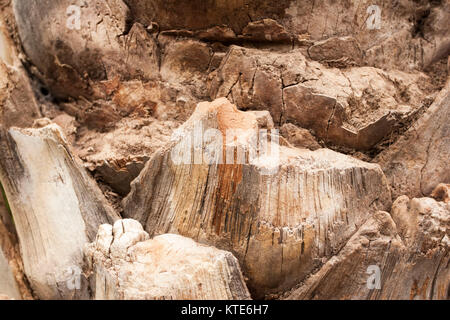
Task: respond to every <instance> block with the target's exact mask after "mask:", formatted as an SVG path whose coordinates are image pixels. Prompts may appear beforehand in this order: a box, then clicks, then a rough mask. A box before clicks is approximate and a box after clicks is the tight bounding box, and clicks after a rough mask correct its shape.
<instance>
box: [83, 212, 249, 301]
mask: <svg viewBox="0 0 450 320" xmlns="http://www.w3.org/2000/svg"><path fill="white" fill-rule="evenodd" d="M87 259H89V262H90V265H91V268H92V270H93V273H94V278H95V279H94V281H95V298H96V299H101V300H104V299H107V300H123V299H125V300H131V299H133V300H142V299H146V300H162V299H164V300H174V299H175V300H181V299H187V300H203V299H216V300H246V299H249V298H250V294H249V293H248V290H247V287H246V285H245V282H244V278H243V276H242V274H241V270H240V267H239V263H238V261H237V260H236V258H235V257H234V256H233V255H232V254H231V253H229V252H226V251H222V250H218V249H216V248H213V247H208V246H205V245H200V244H197V243H195V242H194V241H193V240H192V239H189V238H184V237H181V236H179V235H174V234H164V235H160V236H157V237H155V238H153V239H152V240H149V235H148V233H147V232H145V231H144V229H143V228H142V225H141V224H140V223H139V222H137V221H135V220H131V219H125V220H119V221H117V222H116V223H115V224H114V226H111V225H102V226H100V229H99V232H98V236H97V239H96V241H95V242H94V243H92V244H91V245H89V247H88V248H87Z"/></svg>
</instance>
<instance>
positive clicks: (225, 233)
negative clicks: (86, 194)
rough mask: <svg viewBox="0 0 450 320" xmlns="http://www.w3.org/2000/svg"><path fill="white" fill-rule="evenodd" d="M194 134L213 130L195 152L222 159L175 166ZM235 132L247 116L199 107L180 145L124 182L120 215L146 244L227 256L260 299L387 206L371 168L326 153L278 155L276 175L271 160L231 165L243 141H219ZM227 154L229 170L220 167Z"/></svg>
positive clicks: (223, 104)
mask: <svg viewBox="0 0 450 320" xmlns="http://www.w3.org/2000/svg"><path fill="white" fill-rule="evenodd" d="M196 126H200V127H202V129H203V130H204V132H203V134H204V135H206V132H207V131H208V130H209V129H216V130H218V131H217V134H218V135H216V136H214V137H212V138H211V139H208V141H203V146H200V148H201V149H218V150H220V152H219V154H217V155H216V156H217V157H216V158H215V159H212V160H211V161H208V162H211V163H212V164H208V163H207V162H206V160H205V155H204V156H203V161H202V160H200V159H199V160H200V161H199V163H203V164H195V163H194V164H184V163H178V162H179V161H180V160H179V159H186V158H188V159H190V158H191V155H194V157H195V154H196V153H195V149H194V148H196V143H195V142H194V143H191V141H194V140H195V139H196V135H195V130H196ZM239 129H241V130H244V129H253V130H255V131H256V130H257V129H258V122H257V120H256V117H255V116H254V114H252V113H245V112H241V111H238V110H237V108H236V107H235V106H234V105H232V104H230V102H228V100H226V99H225V98H221V99H218V100H215V101H214V102H212V103H201V104H199V106H198V107H197V109H196V111H195V112H194V114H193V115H192V117H191V118H190V119H189V120H188V121H187V122H186V123H185V124H184V125H183V126H182V127H180V128H179V129H178V132H177V135H178V136H179V137H180V138H178V139H176V140H175V139H174V141H172V143H171V144H169V145H168V146H167V147H166V148H164V149H161V150H160V151H158V152H157V153H156V154H155V155H154V156H153V157H152V159H150V160H149V162H148V163H147V165H146V167H145V168H144V170H143V171H142V173H141V175H140V176H139V177H138V178H137V179H136V180H135V181H134V182H133V183H132V187H131V193H130V194H129V195H128V196H127V197H126V198H125V199H124V215H125V216H126V217H130V218H134V219H137V220H138V221H140V222H142V223H143V224H144V226H145V229H146V230H147V231H148V232H149V233H150V235H152V236H153V235H155V234H161V233H167V232H169V233H173V232H176V233H179V234H182V235H184V236H188V237H191V238H194V239H196V240H199V241H202V242H207V243H210V244H212V245H215V246H217V247H220V248H223V249H227V250H231V251H232V252H234V253H235V254H236V256H237V257H238V259H239V260H240V262H241V263H242V265H243V269H244V271H245V272H246V274H247V276H248V277H249V278H250V282H249V286H250V287H251V288H252V289H253V291H254V292H255V294H257V295H258V296H260V297H261V296H263V295H264V294H267V293H269V292H271V291H274V290H275V291H279V290H280V289H285V288H287V287H289V286H292V285H293V284H294V283H296V282H298V281H300V280H302V279H303V278H304V277H305V276H306V275H307V274H308V273H309V272H311V270H312V269H313V268H315V267H317V266H318V265H319V264H320V259H321V258H323V257H324V256H326V255H329V254H333V252H336V251H338V250H339V249H340V248H341V247H342V245H343V244H344V243H345V242H346V241H347V240H348V238H349V237H350V236H351V234H352V233H354V232H355V231H356V229H357V228H358V227H359V226H360V225H361V224H362V222H363V221H364V220H365V219H366V218H367V217H368V216H370V214H371V213H372V212H375V211H377V209H382V208H388V207H389V204H390V193H389V189H388V186H387V182H386V180H385V177H384V175H383V172H382V171H381V169H380V168H379V167H378V166H377V165H373V164H368V163H364V162H362V161H358V160H356V159H353V158H350V157H347V156H344V155H342V154H339V153H336V152H333V151H330V150H326V149H321V150H317V151H314V152H312V151H309V150H305V149H304V150H301V149H294V148H289V147H284V146H278V147H279V148H280V150H279V158H280V160H279V161H280V163H279V164H277V165H276V167H272V166H273V161H274V160H273V159H271V157H274V155H273V154H272V152H271V153H269V152H267V153H262V152H261V154H259V155H258V156H257V157H255V159H253V160H251V161H249V163H248V164H247V163H244V164H242V163H239V161H238V159H237V157H235V154H241V153H242V154H246V155H245V156H244V157H245V158H247V157H248V153H249V149H251V148H252V146H251V145H250V143H251V141H250V140H251V137H245V136H239V138H238V139H237V140H236V141H227V139H226V138H224V137H225V136H226V134H227V130H239ZM191 137H192V138H191ZM230 140H231V139H230ZM273 144H275V142H273ZM271 147H272V148H275V146H274V145H272V146H271ZM230 154H231V155H232V159H231V160H234V161H232V162H234V163H235V164H230V161H226V160H228V158H229V155H230ZM220 158H222V160H221V159H220ZM225 158H226V159H225ZM190 181H195V185H192V184H191V183H190ZM356 199H357V201H355V200H356ZM268 261H270V263H267V262H268Z"/></svg>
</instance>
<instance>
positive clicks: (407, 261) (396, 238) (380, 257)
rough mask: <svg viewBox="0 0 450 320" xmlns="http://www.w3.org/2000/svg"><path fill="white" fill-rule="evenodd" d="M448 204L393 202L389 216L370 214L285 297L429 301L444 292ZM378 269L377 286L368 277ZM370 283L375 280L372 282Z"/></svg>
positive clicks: (449, 270)
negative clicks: (341, 244)
mask: <svg viewBox="0 0 450 320" xmlns="http://www.w3.org/2000/svg"><path fill="white" fill-rule="evenodd" d="M449 249H450V206H449V203H445V202H438V201H436V200H434V199H432V198H414V199H409V198H408V197H407V196H402V197H400V198H398V199H397V200H396V201H395V202H394V204H393V208H392V214H391V215H389V214H388V213H386V212H378V213H376V214H374V215H373V216H372V217H371V218H370V219H369V220H368V221H367V222H366V223H365V224H364V225H363V226H362V227H361V228H360V229H359V230H358V232H357V233H356V234H355V235H354V236H353V237H352V238H351V239H350V240H349V242H348V243H347V244H346V246H345V247H344V248H343V249H342V250H341V251H340V252H339V254H338V255H336V256H334V257H332V258H331V259H330V260H329V261H327V263H326V264H325V265H324V266H323V267H322V268H321V269H320V270H319V271H318V272H316V273H314V274H313V275H311V276H310V277H309V278H308V279H307V280H306V281H305V282H304V284H302V285H301V286H300V287H299V288H297V289H295V290H293V291H292V292H291V293H290V294H288V295H286V298H287V299H293V300H299V299H300V300H303V299H402V300H409V299H424V300H428V299H433V300H447V299H448V298H449V296H448V294H449V290H450V266H449V262H450V250H449ZM371 266H372V268H373V267H374V266H375V267H376V268H379V269H378V270H379V271H380V273H379V276H380V277H379V286H378V287H371V286H368V284H372V285H376V283H375V282H372V279H369V277H370V275H371V274H373V272H374V270H375V269H372V270H371V269H370V267H371ZM373 280H374V281H375V279H373Z"/></svg>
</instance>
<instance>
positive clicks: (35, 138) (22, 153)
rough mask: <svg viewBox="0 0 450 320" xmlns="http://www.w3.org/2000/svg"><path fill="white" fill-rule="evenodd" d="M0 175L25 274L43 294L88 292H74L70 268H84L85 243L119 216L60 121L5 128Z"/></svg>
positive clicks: (82, 290)
mask: <svg viewBox="0 0 450 320" xmlns="http://www.w3.org/2000/svg"><path fill="white" fill-rule="evenodd" d="M0 150H1V155H0V178H1V181H2V184H3V187H4V189H5V192H6V196H7V198H8V201H9V205H10V207H11V211H12V213H13V217H14V222H15V227H16V230H17V234H18V237H19V239H20V250H21V253H22V257H23V261H24V267H25V273H26V275H27V277H28V279H29V281H30V284H31V286H32V288H33V290H35V291H36V292H37V294H38V295H39V297H41V298H47V299H50V298H53V299H55V298H70V297H73V296H74V295H80V297H85V298H86V297H88V296H87V287H86V283H83V285H82V286H81V287H79V288H77V290H75V291H72V290H70V288H67V287H66V286H65V282H66V281H67V280H68V279H69V278H68V276H67V272H68V270H69V272H70V270H77V269H79V268H81V266H82V261H83V246H84V244H85V243H87V242H89V240H93V239H94V238H95V235H96V232H97V228H98V226H99V225H100V224H102V223H105V222H112V221H113V220H114V219H115V218H116V217H117V216H116V214H115V213H114V212H113V211H112V209H110V208H109V205H107V203H106V200H103V199H102V198H103V196H102V194H101V192H100V190H99V189H98V187H97V186H96V185H95V184H94V182H93V181H92V180H91V178H90V177H89V176H88V175H87V174H86V172H85V171H84V169H82V168H81V167H80V165H79V164H78V163H77V160H76V159H75V158H74V157H73V156H72V154H71V153H70V151H69V149H68V147H67V144H66V142H65V141H64V138H63V134H62V132H61V131H60V129H59V128H58V126H56V125H54V124H53V125H49V126H46V127H44V128H41V129H23V130H19V129H10V130H6V129H4V128H0Z"/></svg>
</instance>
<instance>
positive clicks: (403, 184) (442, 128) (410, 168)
mask: <svg viewBox="0 0 450 320" xmlns="http://www.w3.org/2000/svg"><path fill="white" fill-rule="evenodd" d="M449 159H450V82H447V85H446V87H445V88H444V89H442V91H441V92H440V93H439V95H438V96H437V97H436V100H435V101H434V102H433V104H432V105H431V107H430V108H429V109H428V110H427V112H426V113H425V114H424V115H423V117H421V118H420V119H419V120H418V121H417V122H416V123H415V124H414V125H413V126H412V127H411V128H410V129H409V130H408V132H406V133H405V135H403V136H402V137H401V138H400V139H399V140H398V141H397V142H396V143H395V144H394V145H392V146H391V147H390V148H389V149H387V150H385V151H384V152H383V153H381V154H380V155H379V156H378V158H377V159H376V161H377V162H379V163H380V165H381V166H382V167H383V169H384V172H385V173H386V175H387V177H388V179H389V180H390V183H391V186H392V190H393V194H394V195H395V196H400V195H408V196H410V197H420V196H423V195H430V193H431V191H433V189H434V188H435V187H436V186H437V185H438V184H439V183H440V182H444V183H450V161H449Z"/></svg>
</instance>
